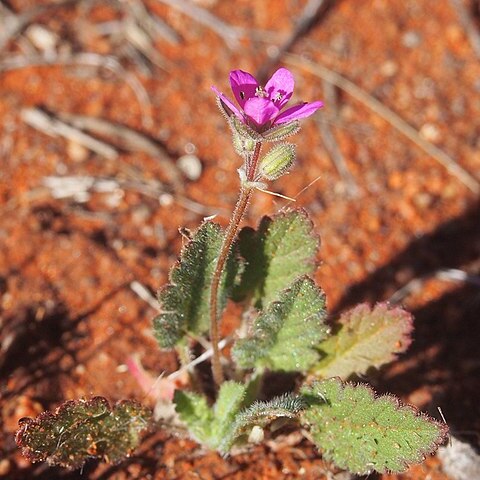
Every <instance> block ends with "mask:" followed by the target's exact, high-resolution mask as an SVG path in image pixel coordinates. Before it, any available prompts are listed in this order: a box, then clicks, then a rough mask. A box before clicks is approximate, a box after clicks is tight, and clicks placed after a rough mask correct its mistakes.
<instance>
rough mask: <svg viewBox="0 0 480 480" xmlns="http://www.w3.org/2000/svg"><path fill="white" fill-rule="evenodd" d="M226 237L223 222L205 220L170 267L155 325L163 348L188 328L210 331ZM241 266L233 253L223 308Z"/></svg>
mask: <svg viewBox="0 0 480 480" xmlns="http://www.w3.org/2000/svg"><path fill="white" fill-rule="evenodd" d="M222 241H223V232H222V229H221V228H220V226H219V225H217V224H215V223H212V222H204V223H203V224H202V225H201V226H200V228H199V229H198V230H197V231H196V232H195V234H194V236H193V238H192V239H191V240H190V241H189V242H188V243H187V245H185V247H184V248H183V249H182V252H181V254H180V260H179V261H178V262H177V263H176V264H175V265H174V266H173V268H172V270H171V271H170V283H169V284H168V285H166V286H165V287H164V288H162V289H161V290H160V292H159V294H158V300H159V302H160V305H161V308H162V312H161V313H160V314H159V315H158V316H157V317H156V318H155V319H154V321H153V328H154V334H155V337H156V338H157V340H158V343H159V344H160V346H161V347H162V348H171V347H174V346H175V345H176V344H177V343H178V342H180V341H181V340H182V338H183V337H184V335H185V334H186V333H187V332H190V333H193V334H197V335H201V334H203V333H205V332H207V331H208V326H209V312H210V306H209V299H210V285H211V282H212V276H213V272H214V270H215V265H216V262H217V258H218V254H219V251H220V247H221V244H222ZM237 267H238V262H237V261H236V259H235V258H234V256H233V255H231V256H230V258H229V260H228V261H227V265H226V268H225V271H224V275H223V280H222V283H221V288H220V289H219V306H220V308H222V307H223V306H224V305H225V299H226V295H227V292H228V290H229V288H230V287H231V286H232V284H233V281H234V279H235V275H236V271H237Z"/></svg>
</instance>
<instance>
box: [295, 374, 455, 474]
mask: <svg viewBox="0 0 480 480" xmlns="http://www.w3.org/2000/svg"><path fill="white" fill-rule="evenodd" d="M301 394H302V395H303V398H304V399H305V401H306V402H307V404H308V405H309V407H308V408H307V409H306V410H305V411H304V412H303V414H302V420H301V421H302V423H303V424H305V425H307V426H309V427H310V431H311V434H312V437H313V440H314V441H315V444H316V445H317V447H318V448H319V449H320V451H321V452H322V454H323V456H324V457H325V458H326V459H327V460H329V461H333V462H334V463H335V464H337V465H338V466H339V467H341V468H345V469H347V470H349V471H351V472H352V473H356V474H361V475H363V474H368V473H370V472H372V471H374V470H375V471H377V472H380V473H384V472H403V471H405V470H406V469H407V468H408V467H409V465H410V464H412V463H419V462H421V461H423V459H424V458H425V455H427V454H429V453H431V452H433V451H434V450H435V449H436V448H437V447H438V445H439V444H440V443H441V442H442V441H443V440H444V438H445V436H446V433H447V430H448V428H447V426H446V425H444V424H442V423H439V422H437V421H436V420H434V419H432V418H430V417H428V416H427V415H424V414H419V413H418V412H417V411H416V409H415V408H414V407H412V406H407V405H402V404H401V403H400V401H399V400H397V399H396V398H395V397H393V396H389V395H384V396H380V397H375V395H374V392H373V390H372V389H371V388H370V387H368V386H366V385H361V384H360V385H354V384H351V383H345V384H344V383H342V381H341V380H340V379H338V378H331V379H328V380H323V381H320V382H316V383H314V384H313V385H312V386H311V387H306V388H304V389H302V392H301Z"/></svg>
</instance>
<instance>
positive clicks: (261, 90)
mask: <svg viewBox="0 0 480 480" xmlns="http://www.w3.org/2000/svg"><path fill="white" fill-rule="evenodd" d="M255 96H256V97H259V98H266V97H268V93H267V92H266V91H265V90H264V88H263V87H257V88H256V89H255Z"/></svg>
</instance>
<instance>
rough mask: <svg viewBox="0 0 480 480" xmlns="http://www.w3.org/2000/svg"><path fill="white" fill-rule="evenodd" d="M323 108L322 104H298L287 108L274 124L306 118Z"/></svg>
mask: <svg viewBox="0 0 480 480" xmlns="http://www.w3.org/2000/svg"><path fill="white" fill-rule="evenodd" d="M322 107H323V103H322V102H312V103H300V104H299V105H295V106H293V107H290V108H287V109H286V110H285V111H284V112H282V113H281V114H280V115H279V116H278V117H277V118H276V119H275V124H276V125H278V124H280V123H286V122H291V121H293V120H299V119H300V118H306V117H309V116H310V115H312V114H313V113H315V112H316V111H317V110H318V109H319V108H322Z"/></svg>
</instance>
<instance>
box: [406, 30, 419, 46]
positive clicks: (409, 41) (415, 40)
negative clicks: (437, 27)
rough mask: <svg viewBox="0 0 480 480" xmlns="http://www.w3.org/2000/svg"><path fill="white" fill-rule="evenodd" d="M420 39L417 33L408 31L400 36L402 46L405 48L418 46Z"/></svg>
mask: <svg viewBox="0 0 480 480" xmlns="http://www.w3.org/2000/svg"><path fill="white" fill-rule="evenodd" d="M421 42H422V38H421V37H420V35H419V34H418V32H414V31H413V30H410V31H409V32H406V33H404V34H403V35H402V45H403V46H404V47H407V48H415V47H418V46H419V45H420V43H421Z"/></svg>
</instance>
